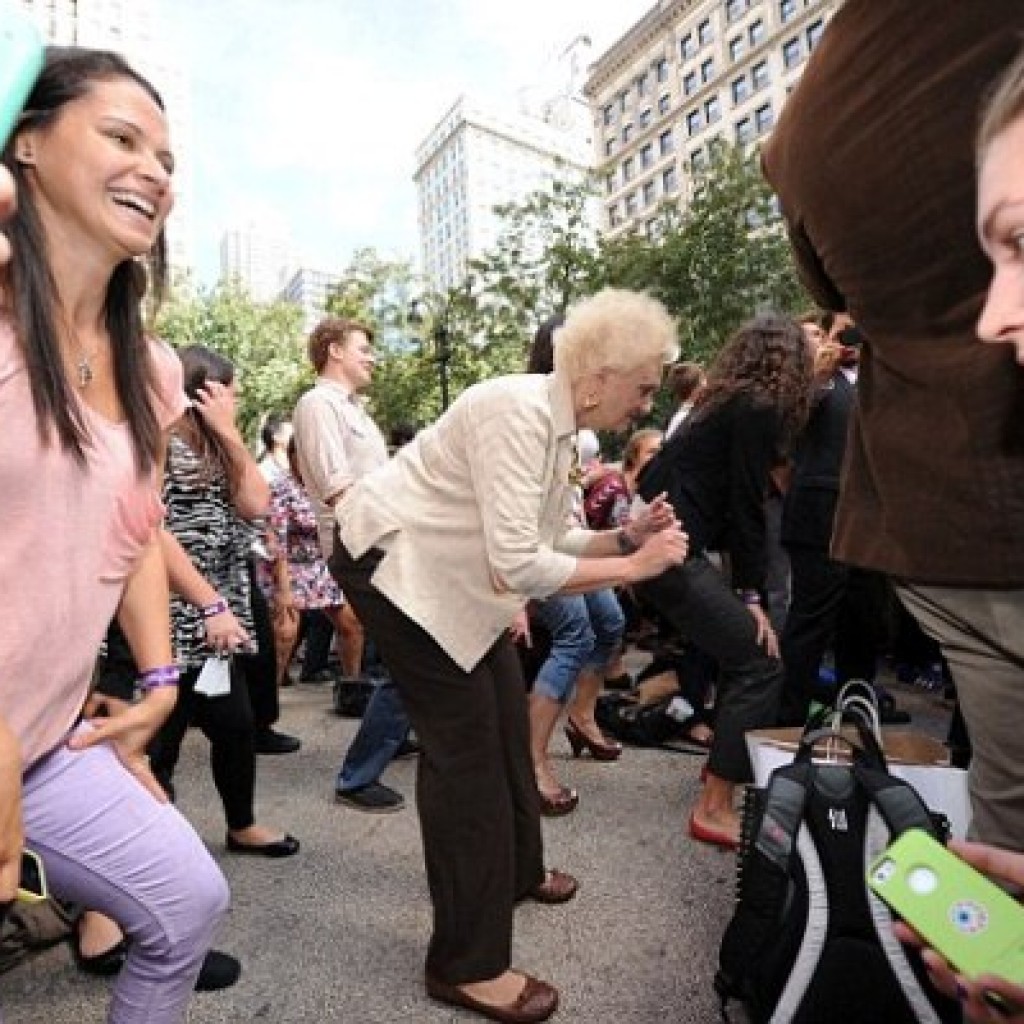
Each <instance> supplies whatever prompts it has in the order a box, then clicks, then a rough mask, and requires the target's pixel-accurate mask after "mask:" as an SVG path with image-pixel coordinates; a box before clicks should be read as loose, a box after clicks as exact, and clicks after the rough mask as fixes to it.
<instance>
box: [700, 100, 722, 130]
mask: <svg viewBox="0 0 1024 1024" xmlns="http://www.w3.org/2000/svg"><path fill="white" fill-rule="evenodd" d="M721 116H722V104H721V101H720V100H719V99H718V97H717V96H712V97H711V98H710V99H709V100H708V101H707V102H706V103H705V104H704V120H705V121H707V123H708V124H713V123H714V122H715V121H717V120H718V119H719V118H720V117H721Z"/></svg>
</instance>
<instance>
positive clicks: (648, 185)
mask: <svg viewBox="0 0 1024 1024" xmlns="http://www.w3.org/2000/svg"><path fill="white" fill-rule="evenodd" d="M653 202H654V182H653V181H646V182H644V206H650V205H651V204H652V203H653Z"/></svg>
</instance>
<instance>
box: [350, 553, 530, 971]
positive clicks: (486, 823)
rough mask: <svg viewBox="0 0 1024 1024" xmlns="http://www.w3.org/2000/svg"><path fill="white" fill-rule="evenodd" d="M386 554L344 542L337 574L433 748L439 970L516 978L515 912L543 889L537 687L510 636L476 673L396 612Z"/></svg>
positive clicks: (426, 840)
mask: <svg viewBox="0 0 1024 1024" xmlns="http://www.w3.org/2000/svg"><path fill="white" fill-rule="evenodd" d="M379 561H380V553H379V552H370V553H369V554H368V555H366V556H365V557H363V558H361V559H359V560H353V559H352V558H351V556H350V555H349V554H348V552H347V551H346V550H345V547H344V545H342V544H339V543H336V544H335V550H334V555H333V556H332V558H331V572H332V573H333V575H334V577H335V578H336V579H337V580H338V581H339V583H340V584H341V586H342V588H343V589H344V591H345V596H346V597H347V598H348V599H349V600H350V601H351V602H352V607H353V609H354V610H355V612H356V614H357V615H358V616H359V621H360V622H362V623H363V625H364V626H365V627H366V630H367V632H368V633H369V634H370V635H372V636H373V637H375V638H376V641H377V644H378V647H379V648H380V653H381V657H382V658H383V660H384V664H385V665H386V666H387V668H388V671H389V672H390V673H391V676H392V678H393V679H394V680H395V683H396V685H397V686H398V690H399V693H400V694H401V696H402V702H403V704H404V705H405V708H406V711H407V712H408V714H409V719H410V721H411V722H412V725H413V728H414V729H415V730H416V736H417V738H418V739H419V741H420V743H421V744H422V745H423V754H422V756H421V757H420V762H419V774H418V776H417V782H416V803H417V809H418V811H419V818H420V829H421V831H422V833H423V852H424V857H425V860H426V868H427V882H428V885H429V887H430V898H431V901H432V903H433V906H434V932H433V935H432V936H431V939H430V946H429V949H428V951H427V965H426V966H427V971H428V973H429V974H431V975H432V976H434V977H436V978H438V979H439V980H441V981H445V982H447V983H449V984H453V985H458V984H463V983H465V982H471V981H482V980H484V979H487V978H493V977H495V976H497V975H499V974H501V973H502V972H503V971H505V970H507V969H508V966H509V962H510V956H511V944H512V917H513V910H514V907H515V903H516V901H517V900H519V899H521V898H522V897H524V896H525V895H526V894H527V893H529V891H530V890H531V889H532V888H533V887H534V886H536V885H537V884H538V883H539V882H541V881H542V880H543V877H544V859H543V847H542V840H541V830H540V807H539V802H538V798H537V785H536V781H535V780H534V775H533V764H532V762H531V760H530V726H529V721H528V718H527V713H526V687H525V684H524V682H523V675H522V672H521V670H520V667H519V658H518V656H517V655H516V652H515V648H514V645H513V644H512V642H511V640H510V639H509V638H508V637H507V636H503V637H502V638H501V639H499V640H498V641H497V642H496V643H495V644H494V646H493V647H492V648H491V649H490V650H489V651H488V652H487V654H485V655H484V657H483V659H482V660H481V661H480V662H479V664H477V665H476V666H475V667H474V668H473V669H472V671H470V672H466V671H463V669H461V668H460V667H459V666H458V665H457V664H456V663H455V662H454V661H452V659H451V658H450V657H449V656H448V655H447V654H446V653H445V652H444V650H443V649H442V648H441V647H440V646H439V645H438V644H437V642H436V641H435V640H434V639H433V638H432V637H431V636H430V634H428V633H427V632H425V631H424V630H423V629H421V628H420V626H418V625H417V624H416V623H415V622H413V621H412V619H410V618H408V616H406V615H405V614H404V613H403V612H401V611H400V610H399V609H398V608H396V607H395V605H393V604H392V603H391V602H390V601H389V600H388V599H387V598H386V597H384V596H383V595H382V594H381V593H380V592H379V591H378V590H376V589H375V588H374V586H373V584H372V583H371V582H370V577H371V576H372V574H373V571H374V569H375V568H376V566H377V564H378V563H379Z"/></svg>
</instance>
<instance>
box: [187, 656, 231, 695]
mask: <svg viewBox="0 0 1024 1024" xmlns="http://www.w3.org/2000/svg"><path fill="white" fill-rule="evenodd" d="M195 692H196V693H201V694H203V695H204V696H206V697H223V696H224V695H225V694H228V693H230V692H231V659H230V658H207V659H206V662H205V663H204V665H203V669H202V671H201V672H200V673H199V678H198V679H197V680H196V685H195Z"/></svg>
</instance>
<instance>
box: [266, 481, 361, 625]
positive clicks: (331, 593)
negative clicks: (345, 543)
mask: <svg viewBox="0 0 1024 1024" xmlns="http://www.w3.org/2000/svg"><path fill="white" fill-rule="evenodd" d="M267 535H268V536H267V548H268V549H269V551H270V553H271V555H273V556H274V557H277V556H278V555H279V554H282V553H283V554H284V556H285V559H286V561H287V563H288V580H289V582H290V583H291V588H292V599H293V600H294V602H295V607H296V608H299V609H309V608H332V607H337V606H338V605H341V604H344V603H345V599H344V597H343V596H342V593H341V590H340V589H339V587H338V585H337V583H335V582H334V580H333V578H332V577H331V574H330V573H329V572H328V570H327V563H326V562H325V561H324V558H323V555H322V554H321V551H320V539H319V534H318V532H317V520H316V512H315V511H314V509H313V504H312V502H311V501H310V499H309V496H308V495H307V494H306V492H305V491H304V490H303V488H302V485H301V484H299V482H298V481H297V480H296V479H295V477H294V476H292V474H291V473H281V474H279V475H278V476H277V477H276V478H275V479H274V481H273V483H271V485H270V513H269V515H268V516H267ZM257 577H258V579H259V584H260V587H261V589H262V590H263V592H264V594H265V595H266V597H267V600H268V601H269V602H270V603H271V605H273V603H274V567H273V562H268V561H264V560H262V559H261V560H260V562H259V565H258V567H257Z"/></svg>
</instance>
